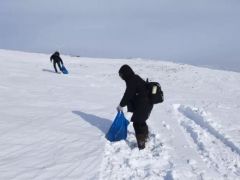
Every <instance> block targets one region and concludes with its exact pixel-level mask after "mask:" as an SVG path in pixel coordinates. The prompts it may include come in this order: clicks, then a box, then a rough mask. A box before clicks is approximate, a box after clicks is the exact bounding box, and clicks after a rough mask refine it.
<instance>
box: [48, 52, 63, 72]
mask: <svg viewBox="0 0 240 180" xmlns="http://www.w3.org/2000/svg"><path fill="white" fill-rule="evenodd" d="M52 60H53V67H54V69H55V72H56V73H58V71H57V67H56V64H57V65H58V67H59V70H60V71H61V69H62V66H63V61H62V59H61V57H60V53H59V52H58V51H56V52H55V53H54V54H52V55H51V57H50V61H51V62H52Z"/></svg>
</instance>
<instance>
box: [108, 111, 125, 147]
mask: <svg viewBox="0 0 240 180" xmlns="http://www.w3.org/2000/svg"><path fill="white" fill-rule="evenodd" d="M128 124H129V122H128V120H127V119H126V118H125V117H124V114H123V112H118V114H117V116H116V117H115V119H114V121H113V123H112V125H111V127H110V129H109V130H108V133H107V134H106V138H107V139H108V140H109V141H111V142H114V141H120V140H125V139H126V138H127V126H128Z"/></svg>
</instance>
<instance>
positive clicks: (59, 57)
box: [59, 56, 63, 65]
mask: <svg viewBox="0 0 240 180" xmlns="http://www.w3.org/2000/svg"><path fill="white" fill-rule="evenodd" d="M59 60H60V63H61V65H63V61H62V58H60V56H59Z"/></svg>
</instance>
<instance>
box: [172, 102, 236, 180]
mask: <svg viewBox="0 0 240 180" xmlns="http://www.w3.org/2000/svg"><path fill="white" fill-rule="evenodd" d="M174 108H175V110H176V111H177V112H178V113H180V116H179V123H180V125H181V126H182V127H183V129H184V130H185V131H186V133H187V134H189V135H190V137H191V139H192V140H193V143H194V144H195V145H196V146H197V151H198V153H199V155H200V156H201V158H202V159H203V160H204V162H206V163H207V166H208V167H209V168H211V169H215V170H216V171H217V172H218V173H219V174H221V176H222V178H223V179H225V178H227V179H237V177H238V176H239V175H240V156H239V153H238V151H236V149H238V148H237V147H236V146H235V145H234V144H233V143H232V142H230V141H228V140H227V139H226V138H225V136H224V135H222V134H221V133H219V132H218V131H217V130H215V129H214V128H213V127H212V126H211V125H210V124H209V123H207V122H206V120H205V119H204V114H206V112H205V111H200V110H199V109H197V108H193V107H190V106H184V105H174ZM190 143H191V142H190Z"/></svg>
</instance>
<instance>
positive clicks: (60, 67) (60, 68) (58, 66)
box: [57, 61, 62, 71]
mask: <svg viewBox="0 0 240 180" xmlns="http://www.w3.org/2000/svg"><path fill="white" fill-rule="evenodd" d="M57 64H58V67H59V70H60V71H61V69H62V67H61V65H60V62H59V61H58V62H57Z"/></svg>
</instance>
